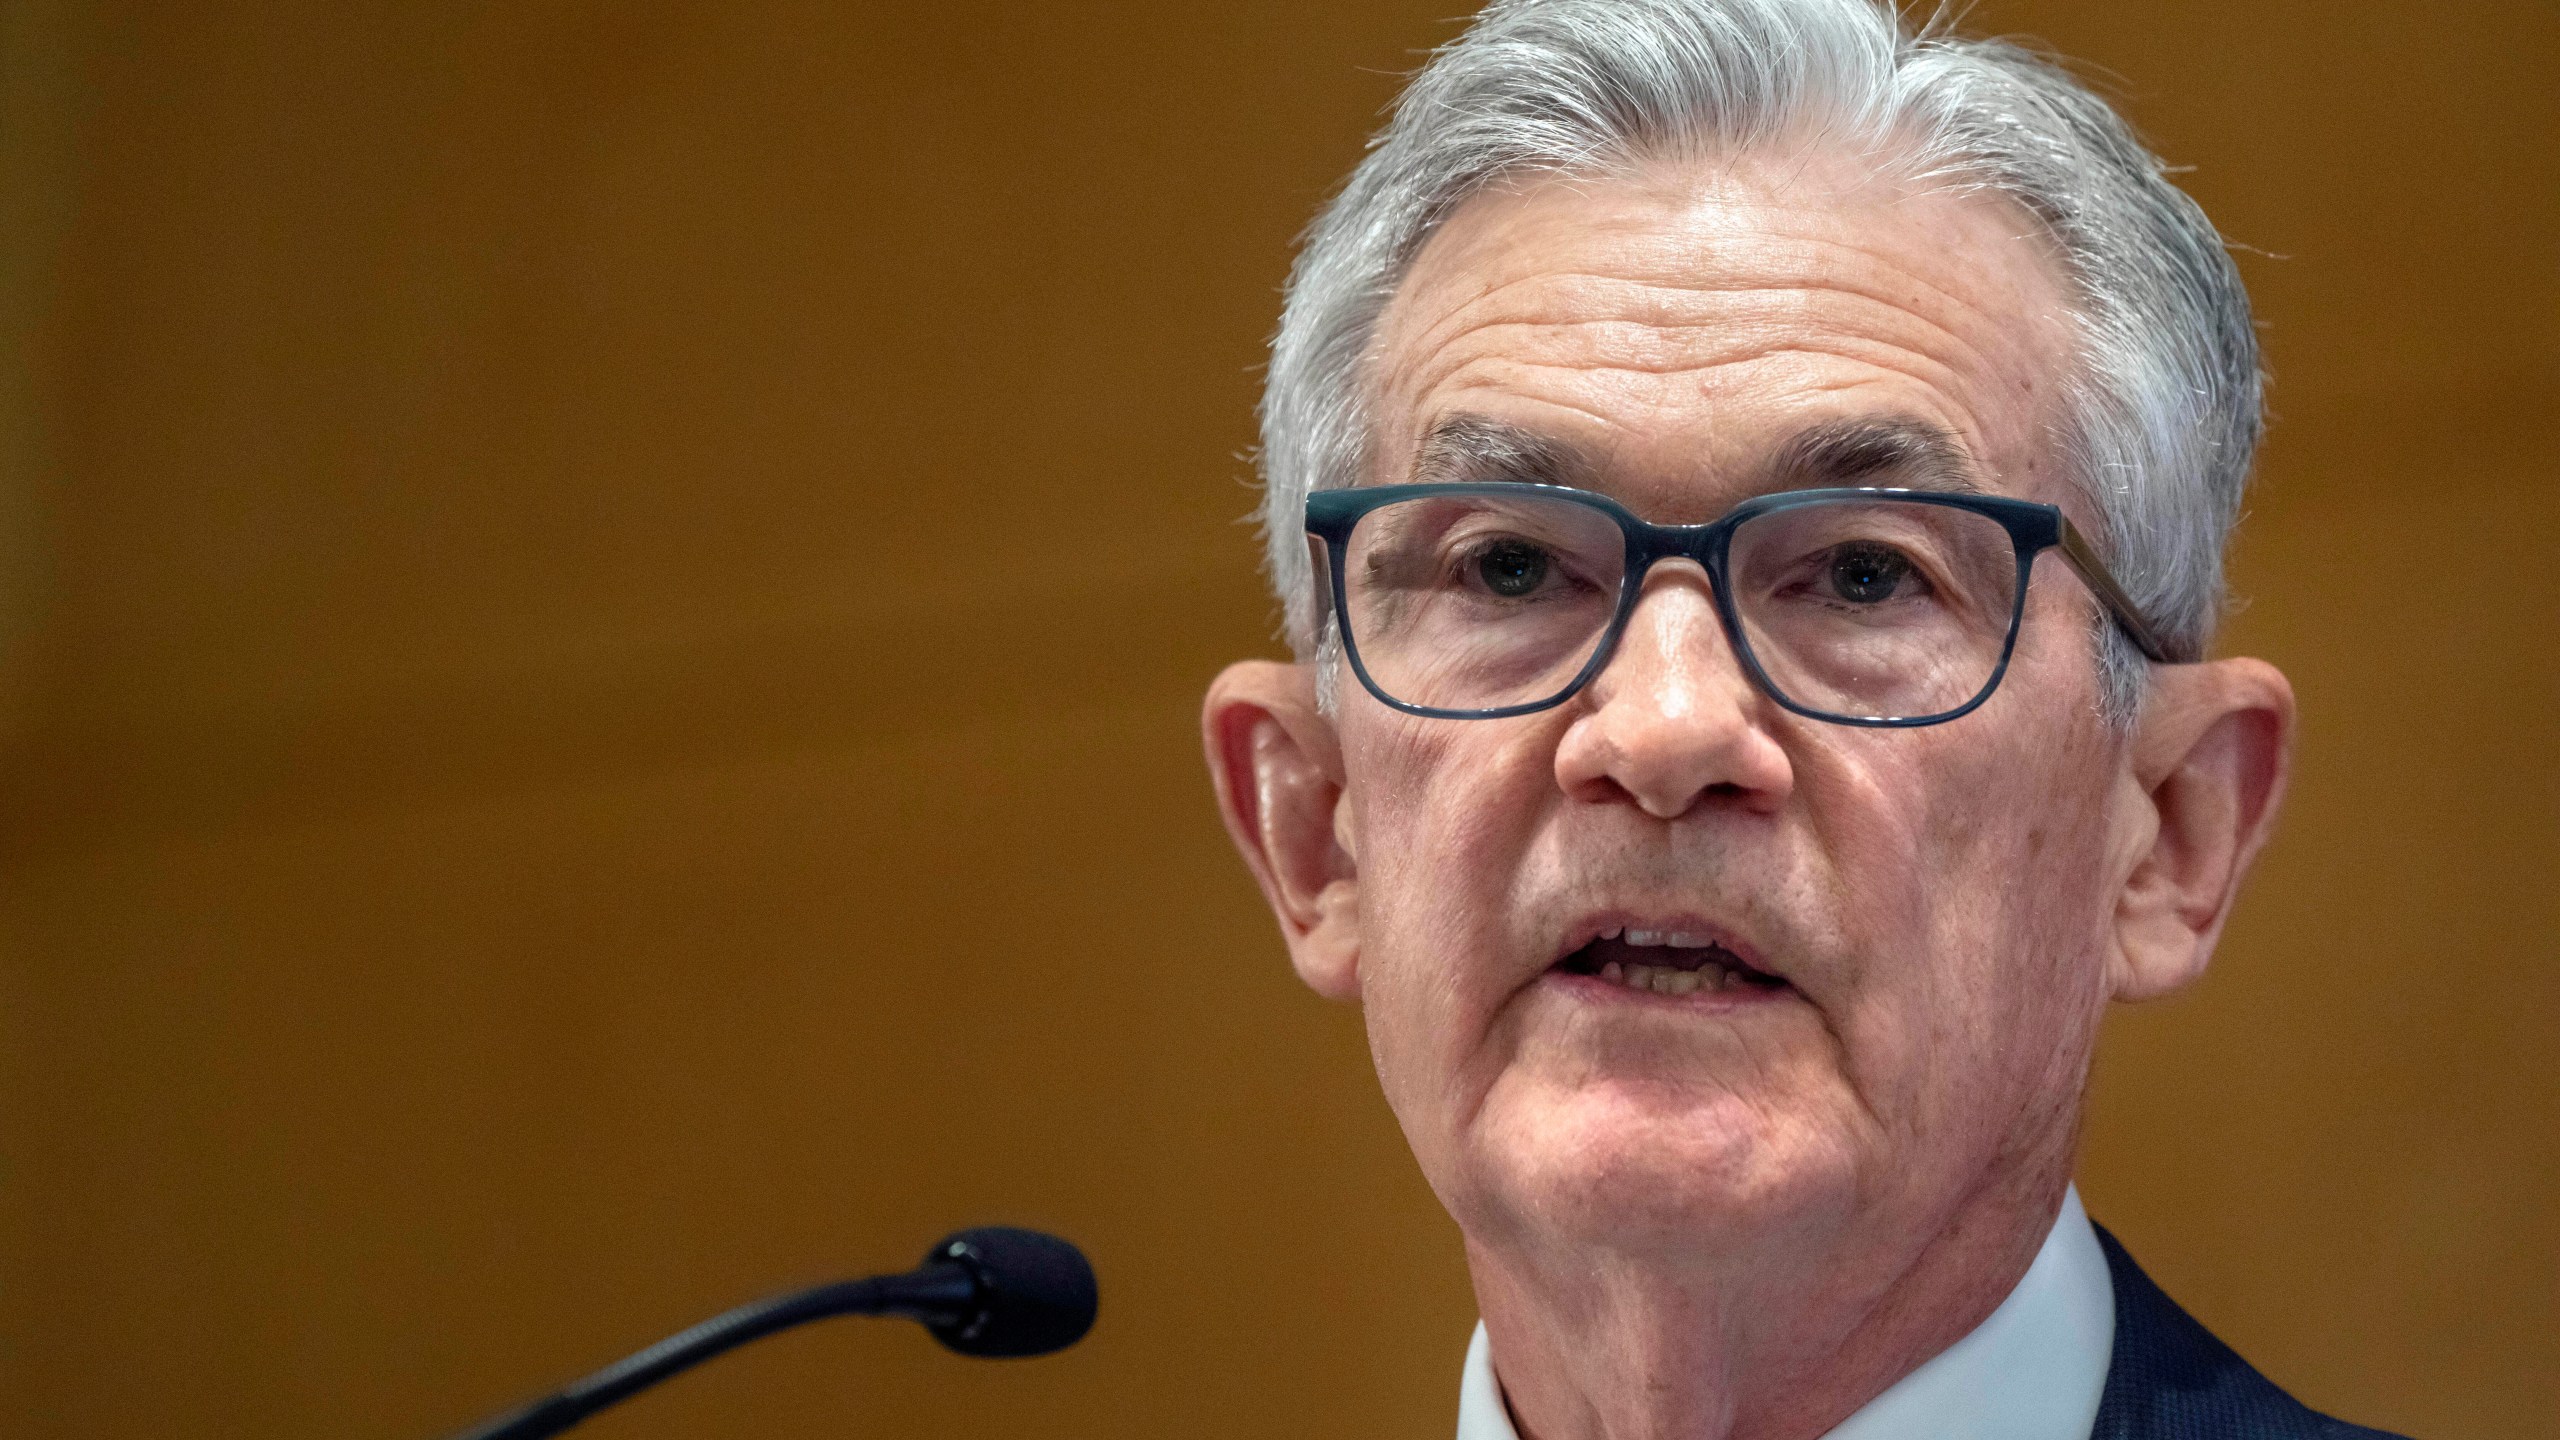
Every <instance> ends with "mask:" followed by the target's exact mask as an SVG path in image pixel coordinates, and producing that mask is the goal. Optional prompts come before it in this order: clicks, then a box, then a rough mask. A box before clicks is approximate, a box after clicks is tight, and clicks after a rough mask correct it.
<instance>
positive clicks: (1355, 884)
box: [1200, 660, 1360, 1000]
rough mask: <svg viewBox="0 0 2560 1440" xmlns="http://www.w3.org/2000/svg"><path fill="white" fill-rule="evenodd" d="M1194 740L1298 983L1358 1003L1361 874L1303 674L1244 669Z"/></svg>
mask: <svg viewBox="0 0 2560 1440" xmlns="http://www.w3.org/2000/svg"><path fill="white" fill-rule="evenodd" d="M1200 736H1201V740H1202V742H1203V744H1204V745H1205V746H1206V747H1207V749H1208V752H1209V774H1210V778H1211V779H1213V780H1214V781H1216V783H1217V787H1218V809H1219V811H1220V812H1221V813H1222V814H1223V815H1224V816H1225V817H1226V821H1227V834H1228V836H1229V837H1230V838H1231V839H1233V840H1234V841H1235V842H1236V849H1237V850H1239V851H1241V852H1242V853H1243V855H1244V863H1245V868H1246V869H1248V870H1251V871H1252V872H1253V878H1254V881H1255V882H1256V883H1257V884H1259V885H1261V886H1262V897H1263V898H1264V899H1265V900H1268V901H1270V902H1271V911H1272V913H1273V914H1274V915H1276V916H1277V917H1279V920H1280V936H1281V938H1282V939H1283V940H1286V941H1287V942H1288V944H1289V960H1290V963H1291V964H1293V965H1295V966H1296V967H1297V970H1298V978H1299V979H1301V980H1304V981H1306V982H1307V984H1308V986H1309V987H1311V988H1312V989H1314V990H1315V992H1316V993H1317V994H1319V995H1322V996H1324V997H1326V998H1327V999H1330V1000H1356V999H1358V998H1359V996H1360V922H1359V905H1358V900H1359V889H1360V876H1359V866H1358V863H1357V860H1356V858H1355V856H1354V855H1353V853H1352V843H1351V841H1350V827H1349V825H1348V823H1347V821H1348V819H1349V815H1348V812H1347V811H1345V810H1344V809H1343V803H1342V751H1341V746H1340V744H1339V743H1338V741H1337V740H1336V738H1335V735H1334V729H1333V722H1332V721H1331V720H1328V719H1327V718H1325V716H1324V714H1323V713H1322V712H1321V711H1319V710H1318V709H1317V707H1316V695H1315V684H1314V679H1313V676H1312V674H1311V672H1309V671H1308V669H1307V668H1306V667H1305V666H1303V665H1287V664H1282V663H1280V662H1278V661H1272V660H1247V661H1244V662H1242V663H1240V664H1236V665H1230V666H1228V667H1227V668H1226V670H1225V671H1224V672H1223V673H1222V674H1220V675H1219V676H1218V678H1217V679H1216V680H1215V681H1214V682H1212V683H1211V684H1210V686H1209V698H1208V700H1207V701H1206V702H1205V703H1204V704H1203V705H1202V706H1201V710H1200Z"/></svg>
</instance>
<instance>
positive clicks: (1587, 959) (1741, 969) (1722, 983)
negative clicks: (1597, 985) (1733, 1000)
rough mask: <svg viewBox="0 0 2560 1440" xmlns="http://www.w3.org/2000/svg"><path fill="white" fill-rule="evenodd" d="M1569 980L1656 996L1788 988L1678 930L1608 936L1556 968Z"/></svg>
mask: <svg viewBox="0 0 2560 1440" xmlns="http://www.w3.org/2000/svg"><path fill="white" fill-rule="evenodd" d="M1556 968H1557V969H1558V970H1561V971H1563V972H1564V973H1566V974H1568V975H1587V976H1589V977H1591V978H1593V979H1595V980H1598V981H1600V982H1601V983H1603V984H1607V985H1615V986H1618V987H1620V988H1622V989H1627V990H1645V991H1650V992H1652V993H1653V994H1656V995H1674V996H1677V995H1700V994H1723V993H1727V992H1739V993H1744V994H1755V993H1766V992H1769V991H1775V990H1784V989H1786V988H1787V982H1786V981H1784V980H1781V979H1779V978H1778V977H1777V976H1775V975H1771V974H1769V973H1768V972H1766V971H1763V970H1756V969H1754V968H1752V967H1751V965H1750V964H1748V963H1747V962H1745V961H1744V960H1743V958H1742V957H1741V956H1739V955H1736V954H1734V953H1733V952H1732V951H1731V950H1728V949H1726V948H1725V947H1724V946H1722V945H1720V944H1718V943H1716V941H1715V939H1714V938H1713V937H1711V936H1706V935H1687V934H1682V933H1681V932H1679V931H1676V930H1615V929H1613V930H1609V931H1606V932H1604V933H1602V934H1601V935H1600V936H1599V937H1598V938H1596V939H1594V940H1593V941H1592V942H1591V943H1590V944H1588V945H1585V946H1583V947H1582V948H1581V949H1579V950H1576V951H1574V952H1573V953H1572V954H1570V955H1567V956H1566V957H1564V959H1562V960H1560V961H1558V962H1556Z"/></svg>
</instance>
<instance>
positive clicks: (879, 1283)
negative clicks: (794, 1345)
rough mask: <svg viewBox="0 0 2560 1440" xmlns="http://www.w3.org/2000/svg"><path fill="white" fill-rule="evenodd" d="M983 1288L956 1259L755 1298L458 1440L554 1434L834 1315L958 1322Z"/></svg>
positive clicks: (520, 1439)
mask: <svg viewBox="0 0 2560 1440" xmlns="http://www.w3.org/2000/svg"><path fill="white" fill-rule="evenodd" d="M983 1288H984V1287H983V1284H982V1282H981V1279H980V1277H979V1275H978V1274H977V1272H976V1271H975V1270H973V1269H972V1268H971V1267H970V1266H968V1265H966V1264H963V1263H961V1262H959V1261H957V1260H942V1261H937V1262H935V1263H933V1264H929V1265H926V1266H924V1267H923V1268H922V1269H918V1270H913V1271H910V1272H908V1273H907V1274H904V1275H884V1276H878V1277H875V1278H872V1279H868V1280H843V1281H838V1282H837V1283H835V1284H833V1285H820V1286H817V1287H816V1288H814V1289H809V1290H801V1291H797V1292H794V1293H792V1294H789V1295H777V1296H775V1297H773V1298H772V1299H769V1300H758V1301H756V1302H754V1303H752V1304H747V1305H741V1306H739V1307H738V1308H737V1309H735V1310H732V1311H730V1312H728V1313H727V1314H725V1315H715V1316H713V1317H712V1318H710V1319H708V1320H705V1321H703V1322H702V1323H701V1324H699V1325H696V1326H694V1327H693V1328H692V1329H690V1330H686V1331H682V1332H680V1333H678V1334H674V1335H670V1336H668V1337H667V1338H666V1339H664V1340H661V1341H659V1342H658V1343H657V1344H655V1345H652V1346H650V1347H649V1348H648V1349H646V1350H643V1351H640V1352H639V1353H638V1354H635V1355H631V1356H628V1357H626V1358H624V1359H622V1360H618V1361H616V1362H614V1363H613V1364H611V1365H608V1366H606V1367H605V1368H603V1369H602V1370H599V1371H597V1372H596V1373H594V1374H593V1375H590V1376H588V1377H586V1378H585V1379H583V1380H579V1381H577V1382H575V1383H573V1384H570V1385H566V1386H563V1387H562V1388H561V1389H559V1390H557V1391H555V1392H553V1393H552V1394H549V1395H545V1396H543V1397H542V1398H541V1399H539V1400H536V1401H534V1402H533V1403H532V1404H530V1405H526V1406H524V1407H522V1408H520V1409H517V1410H514V1411H511V1412H509V1413H507V1414H505V1415H501V1416H499V1417H498V1418H497V1419H495V1420H492V1421H490V1422H489V1423H487V1424H485V1425H482V1426H480V1427H479V1428H477V1429H474V1430H468V1431H465V1432H463V1433H462V1434H460V1435H457V1436H455V1437H454V1440H538V1437H541V1436H545V1435H557V1434H559V1433H560V1432H561V1431H563V1430H566V1429H568V1428H569V1427H570V1426H572V1425H575V1424H577V1423H578V1422H579V1421H581V1420H584V1419H586V1418H587V1417H588V1416H590V1415H592V1414H594V1413H595V1412H597V1411H598V1410H602V1409H603V1408H605V1407H606V1406H608V1405H611V1404H613V1403H614V1402H616V1401H618V1400H623V1399H626V1398H628V1397H630V1396H632V1395H635V1394H637V1393H639V1392H640V1391H642V1390H646V1389H648V1388H649V1387H650V1386H652V1385H655V1384H657V1383H658V1382H659V1381H661V1380H664V1379H666V1378H667V1377H668V1376H670V1375H675V1374H679V1373H681V1372H683V1371H685V1370H689V1369H691V1368H693V1367H694V1366H696V1365H699V1364H701V1363H702V1362H703V1361H705V1360H708V1359H710V1358H712V1357H713V1356H715V1355H720V1354H723V1353H725V1352H727V1351H730V1350H733V1349H736V1348H737V1347H738V1346H740V1345H744V1344H746V1343H747V1342H748V1341H750V1340H756V1339H761V1338H762V1337H764V1336H767V1335H770V1334H772V1333H773V1332H775V1331H777V1330H788V1329H790V1328H791V1327H792V1326H794V1325H805V1324H807V1323H808V1322H810V1321H812V1320H824V1319H827V1318H829V1317H830V1316H835V1315H903V1316H906V1317H909V1318H911V1319H916V1320H922V1321H924V1322H925V1323H926V1324H927V1325H947V1324H951V1323H956V1322H959V1321H960V1320H962V1319H963V1318H964V1317H967V1316H969V1315H971V1314H972V1313H974V1312H975V1311H977V1310H978V1309H979V1307H980V1305H981V1303H982V1300H983V1298H984V1297H983V1295H982V1290H983Z"/></svg>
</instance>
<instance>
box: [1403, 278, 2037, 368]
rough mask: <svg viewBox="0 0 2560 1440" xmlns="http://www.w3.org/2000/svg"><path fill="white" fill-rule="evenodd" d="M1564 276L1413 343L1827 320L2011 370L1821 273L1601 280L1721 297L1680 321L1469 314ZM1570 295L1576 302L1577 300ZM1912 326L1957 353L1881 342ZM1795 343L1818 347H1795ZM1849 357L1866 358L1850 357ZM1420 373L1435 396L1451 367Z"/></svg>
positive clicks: (1677, 332)
mask: <svg viewBox="0 0 2560 1440" xmlns="http://www.w3.org/2000/svg"><path fill="white" fill-rule="evenodd" d="M1558 278H1568V277H1562V276H1558V275H1541V276H1537V277H1528V278H1524V279H1522V280H1519V281H1516V282H1512V283H1510V284H1506V285H1504V286H1500V287H1497V288H1496V289H1495V290H1492V291H1487V292H1485V293H1484V294H1482V295H1480V296H1478V297H1477V298H1476V299H1474V300H1471V301H1468V302H1464V303H1462V304H1461V305H1459V306H1458V307H1457V308H1455V309H1453V310H1452V311H1451V312H1450V313H1449V314H1448V315H1446V316H1444V317H1443V318H1442V319H1441V320H1440V321H1438V322H1436V323H1435V324H1434V325H1433V327H1432V331H1436V332H1441V333H1431V332H1426V333H1424V334H1422V335H1418V336H1415V337H1414V338H1413V343H1412V346H1411V347H1410V348H1411V349H1413V350H1414V351H1417V352H1419V353H1420V354H1421V355H1422V356H1426V357H1432V358H1440V357H1445V356H1447V355H1448V354H1449V352H1450V351H1451V349H1453V348H1454V347H1457V346H1459V345H1460V344H1461V343H1462V342H1464V341H1467V340H1469V339H1475V338H1482V337H1487V336H1490V335H1492V334H1494V333H1496V332H1512V331H1516V332H1520V333H1523V334H1532V335H1534V334H1538V333H1546V334H1557V335H1560V334H1571V333H1574V332H1595V331H1596V332H1601V333H1604V334H1616V333H1623V334H1625V335H1628V336H1630V337H1635V338H1639V339H1641V337H1643V336H1646V335H1652V336H1658V337H1674V336H1684V335H1689V334H1693V333H1694V334H1700V335H1712V334H1715V333H1717V332H1722V331H1731V332H1734V333H1733V340H1734V342H1735V343H1737V344H1746V345H1747V344H1749V343H1750V342H1751V341H1752V340H1753V339H1754V338H1755V336H1756V335H1759V334H1762V333H1765V332H1762V331H1759V330H1756V329H1755V328H1754V327H1755V326H1758V325H1766V324H1768V323H1769V322H1771V321H1773V320H1775V321H1780V322H1785V321H1801V320H1804V319H1807V318H1813V319H1817V320H1821V321H1824V322H1826V323H1824V324H1823V325H1822V326H1821V328H1823V329H1827V330H1831V331H1834V332H1836V333H1839V334H1844V335H1854V336H1855V337H1856V338H1857V339H1860V340H1865V341H1870V342H1873V343H1877V344H1883V345H1891V346H1894V348H1897V349H1900V350H1901V351H1903V352H1904V353H1906V354H1909V355H1912V356H1915V357H1919V358H1923V359H1926V360H1927V361H1928V362H1929V363H1930V364H1931V365H1932V366H1934V367H1936V368H1938V369H1940V370H1942V371H1944V372H1946V374H1947V376H1948V377H1950V378H1952V377H1954V376H1958V375H1962V374H1964V373H1965V372H1966V369H1967V367H1968V366H1970V367H1972V368H1973V369H1974V370H1977V371H1979V372H1981V373H1982V374H1983V375H1985V376H1986V377H1991V378H1997V377H1998V376H1999V375H2000V374H2001V372H2002V371H2003V370H2005V369H2008V368H2010V367H2009V366H2006V365H2003V364H2002V363H2001V362H2000V361H1999V360H1997V359H1996V358H1995V357H1993V356H1991V355H1989V354H1986V353H1985V352H1984V351H1983V349H1982V347H1981V346H1980V345H1978V344H1977V343H1975V341H1974V340H1973V339H1971V338H1969V337H1968V336H1967V335H1965V334H1964V333H1963V332H1962V331H1960V330H1958V329H1956V328H1955V327H1954V326H1951V325H1949V324H1946V323H1944V322H1943V321H1941V320H1939V319H1937V318H1935V317H1933V316H1930V315H1926V314H1923V313H1921V312H1919V311H1915V310H1912V309H1910V308H1908V307H1906V306H1904V305H1902V304H1899V303H1897V302H1895V301H1894V300H1892V299H1891V298H1889V297H1887V296H1886V295H1884V294H1881V293H1878V292H1877V291H1875V290H1873V289H1870V288H1867V287H1863V286H1853V285H1848V284H1839V283H1831V282H1827V281H1824V280H1821V279H1818V278H1815V277H1798V278H1797V279H1795V280H1794V281H1791V282H1788V283H1772V282H1760V283H1748V284H1744V283H1736V284H1732V285H1698V286H1666V285H1657V284H1653V283H1651V282H1645V281H1622V282H1606V280H1605V277H1601V278H1603V280H1604V283H1610V284H1611V285H1612V288H1620V289H1625V290H1629V291H1633V292H1637V293H1638V294H1643V293H1660V292H1664V291H1672V292H1675V293H1680V294H1687V295H1695V296H1700V297H1709V296H1712V297H1715V299H1714V300H1712V301H1710V302H1709V303H1708V304H1707V305H1702V306H1700V307H1697V309H1696V310H1694V311H1692V312H1691V313H1688V314H1684V315H1680V316H1677V317H1676V318H1675V317H1672V316H1664V315H1659V314H1645V313H1641V312H1640V313H1636V314H1625V313H1618V314H1606V315H1587V316H1581V317H1565V316H1557V317H1554V318H1542V317H1540V316H1537V315H1535V314H1522V313H1518V312H1514V311H1510V310H1507V309H1506V310H1504V311H1500V312H1497V313H1495V314H1492V315H1469V314H1468V312H1469V311H1475V310H1479V309H1480V308H1481V307H1483V306H1484V305H1485V303H1486V302H1487V301H1490V300H1492V299H1493V298H1495V297H1496V296H1497V295H1500V294H1501V293H1503V292H1504V291H1507V290H1514V289H1518V288H1521V287H1524V286H1530V285H1538V284H1541V283H1542V282H1544V281H1547V280H1553V279H1558ZM1570 278H1574V279H1581V278H1588V277H1580V276H1575V277H1570ZM1564 298H1566V299H1567V301H1568V303H1570V301H1571V299H1572V298H1573V297H1571V296H1567V297H1564ZM1948 303H1949V305H1950V306H1951V307H1952V308H1955V309H1958V310H1961V311H1963V312H1964V313H1965V314H1967V315H1970V316H1974V317H1977V318H1978V319H1980V320H1981V322H1982V327H1983V328H1986V329H1987V328H1991V326H1992V322H1991V319H1990V317H1989V316H1988V315H1987V314H1985V313H1984V312H1983V311H1982V310H1981V309H1980V308H1979V307H1976V306H1972V305H1969V304H1966V303H1964V302H1961V301H1956V300H1953V299H1950V300H1949V301H1948ZM1664 308H1668V307H1664ZM1870 315H1880V316H1881V317H1882V318H1884V319H1885V320H1886V322H1887V323H1886V324H1885V325H1884V326H1880V327H1872V328H1871V327H1864V326H1861V325H1859V324H1857V323H1856V320H1857V319H1859V318H1862V317H1865V316H1870ZM1910 324H1916V325H1917V326H1919V327H1921V328H1923V329H1925V330H1926V331H1927V332H1928V333H1927V335H1926V336H1925V337H1914V338H1915V339H1926V340H1937V341H1941V342H1943V345H1944V348H1945V349H1946V350H1947V351H1948V352H1950V353H1948V354H1938V353H1934V352H1933V350H1931V349H1929V348H1925V347H1924V346H1923V345H1920V344H1899V345H1897V344H1895V342H1892V341H1886V340H1883V339H1881V337H1880V336H1878V335H1877V334H1875V333H1874V332H1875V330H1878V329H1893V328H1901V327H1902V326H1904V325H1910ZM1646 348H1651V349H1655V350H1668V349H1671V348H1673V345H1672V344H1671V343H1669V342H1668V341H1665V342H1664V343H1659V344H1655V345H1652V346H1650V347H1646ZM1787 348H1792V349H1807V348H1815V347H1811V346H1808V345H1795V346H1790V347H1787ZM1847 358H1858V357H1855V356H1848V357H1847ZM2021 358H2024V357H2021ZM1589 368H1595V369H1599V368H1608V369H1633V370H1650V371H1654V372H1656V373H1665V372H1668V371H1671V370H1675V369H1679V368H1704V367H1702V366H1690V367H1680V366H1675V365H1661V366H1647V365H1630V364H1627V363H1625V362H1623V361H1609V362H1603V363H1601V364H1595V365H1592V366H1590V367H1589ZM1417 378H1418V379H1419V380H1420V383H1419V384H1417V385H1416V386H1415V389H1416V392H1417V393H1423V394H1427V393H1429V391H1430V389H1431V387H1432V386H1433V385H1434V384H1436V383H1437V382H1438V381H1439V380H1440V379H1442V378H1445V372H1444V374H1441V375H1435V374H1432V373H1431V372H1429V371H1428V370H1425V371H1424V372H1423V374H1422V375H1421V376H1419V377H1417Z"/></svg>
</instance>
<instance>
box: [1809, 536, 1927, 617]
mask: <svg viewBox="0 0 2560 1440" xmlns="http://www.w3.org/2000/svg"><path fill="white" fill-rule="evenodd" d="M1829 578H1830V581H1831V593H1833V594H1834V595H1837V596H1839V597H1840V598H1841V599H1843V600H1846V601H1848V602H1850V603H1851V604H1853V605H1880V604H1882V603H1884V602H1885V601H1887V600H1890V599H1892V598H1893V596H1894V593H1895V592H1896V591H1898V590H1900V589H1902V588H1903V587H1904V586H1905V585H1907V584H1912V583H1916V582H1915V581H1914V580H1913V577H1912V574H1911V560H1910V557H1908V556H1906V555H1904V554H1903V553H1902V552H1901V551H1899V550H1896V549H1894V548H1893V547H1892V546H1890V545H1877V544H1872V543H1853V544H1848V545H1843V546H1841V547H1839V548H1838V549H1836V550H1833V551H1832V552H1831V569H1830V577H1829Z"/></svg>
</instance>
